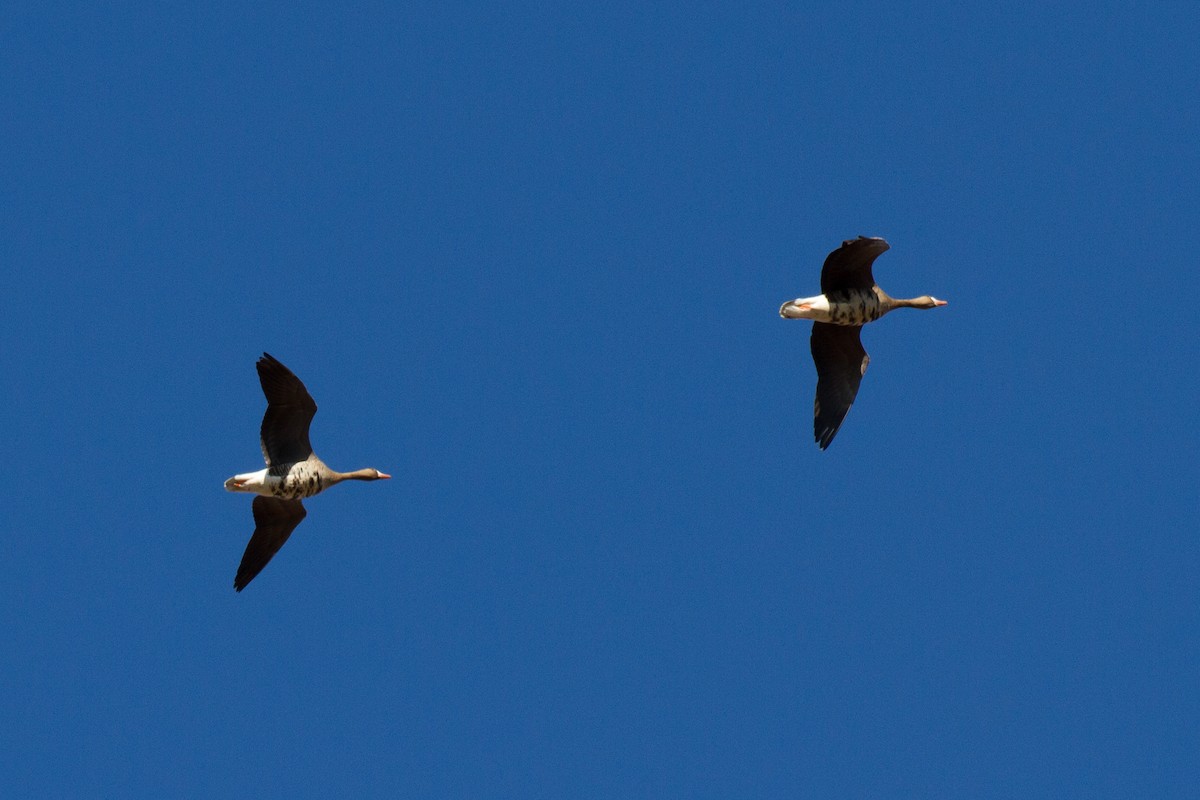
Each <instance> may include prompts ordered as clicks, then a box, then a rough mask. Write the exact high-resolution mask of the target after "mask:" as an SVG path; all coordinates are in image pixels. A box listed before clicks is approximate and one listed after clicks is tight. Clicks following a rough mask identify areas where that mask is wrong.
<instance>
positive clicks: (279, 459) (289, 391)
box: [255, 353, 317, 467]
mask: <svg viewBox="0 0 1200 800" xmlns="http://www.w3.org/2000/svg"><path fill="white" fill-rule="evenodd" d="M255 366H257V367H258V382H259V383H261V384H262V390H263V394H265V395H266V396H267V413H266V414H264V415H263V421H262V428H261V429H259V438H260V439H261V441H262V451H263V458H265V459H266V460H267V466H268V467H270V466H275V465H277V464H294V463H295V462H297V461H303V460H304V459H306V458H308V457H309V455H311V454H312V445H311V444H309V443H308V426H309V425H310V424H311V423H312V418H313V415H314V414H316V413H317V404H316V403H314V402H313V399H312V398H311V397H309V395H308V390H307V389H305V388H304V384H303V383H301V382H300V379H299V378H297V377H296V376H295V375H293V374H292V371H291V370H290V369H288V368H287V367H285V366H284V365H283V364H280V363H279V362H278V361H276V360H275V359H274V358H273V357H272V356H271V354H270V353H263V355H262V358H260V359H259V360H258V363H257V364H256V365H255Z"/></svg>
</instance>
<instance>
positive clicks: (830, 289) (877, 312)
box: [779, 236, 946, 450]
mask: <svg viewBox="0 0 1200 800" xmlns="http://www.w3.org/2000/svg"><path fill="white" fill-rule="evenodd" d="M887 249H888V243H887V242H885V241H884V240H883V239H880V238H878V237H867V236H859V237H858V238H857V239H849V240H847V241H844V242H842V246H841V247H839V248H838V249H837V250H834V251H833V252H832V253H830V254H829V256H828V257H827V258H826V259H825V266H823V267H821V294H819V295H817V296H816V297H798V298H796V299H795V300H789V301H788V302H786V303H784V304H783V306H781V307H780V309H779V316H781V317H783V318H785V319H811V320H813V329H812V339H811V340H810V345H811V347H812V357H813V363H815V364H816V365H817V400H816V403H815V404H814V406H813V433H814V436H815V438H816V440H817V444H818V445H820V447H821V449H822V450H824V449H825V448H826V447H829V443H830V442H832V441H833V437H834V436H835V435H836V434H837V432H838V428H840V427H841V425H842V420H843V419H845V418H846V412H847V411H849V410H850V406H851V404H852V403H853V402H854V397H855V395H857V394H858V385H859V384H860V383H861V382H862V377H863V375H865V374H866V372H867V364H869V363H870V361H871V359H870V357H869V356H868V355H867V351H866V350H864V349H863V346H862V341H861V340H860V339H859V332H860V331H861V330H862V326H863V325H866V324H867V323H868V322H874V321H875V320H877V319H879V318H880V317H882V316H883V315H884V314H886V313H888V312H889V311H891V310H892V309H894V308H936V307H937V306H944V305H946V301H945V300H938V299H937V298H936V297H930V296H929V295H923V296H921V297H914V298H913V299H911V300H901V299H897V298H895V297H889V296H888V294H887V292H885V291H883V289H880V288H879V287H878V286H877V285H876V284H875V278H874V277H873V276H872V275H871V264H872V263H874V261H875V259H876V258H877V257H878V256H879V255H880V254H881V253H883V252H884V251H885V250H887Z"/></svg>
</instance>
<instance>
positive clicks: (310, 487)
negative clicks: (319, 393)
mask: <svg viewBox="0 0 1200 800" xmlns="http://www.w3.org/2000/svg"><path fill="white" fill-rule="evenodd" d="M255 366H256V368H257V370H258V380H259V383H260V384H261V385H262V390H263V394H264V395H266V398H267V411H266V413H265V414H264V415H263V421H262V427H261V428H260V429H259V440H260V444H261V445H262V452H263V458H264V459H265V460H266V462H267V467H266V469H260V470H257V471H255V472H243V473H241V474H240V475H234V476H233V477H232V478H229V479H228V480H226V481H225V488H226V489H227V490H228V491H231V492H250V493H253V494H256V495H258V496H257V497H255V498H254V503H253V504H252V511H253V513H254V534H253V536H251V537H250V542H249V543H248V544H247V545H246V551H245V553H244V554H243V555H242V563H241V565H240V566H239V567H238V571H237V576H236V577H235V578H234V580H233V587H234V589H236V590H237V591H239V592H240V591H241V590H242V589H244V588H246V584H248V583H250V581H251V580H253V579H254V576H256V575H258V573H259V572H261V571H262V569H263V567H265V566H266V565H267V562H269V561H270V560H271V558H272V557H273V556H274V555H275V554H276V553H277V552H279V548H281V547H283V544H284V542H286V541H287V539H288V537H289V536H291V535H292V531H293V530H295V529H296V526H297V525H299V524H300V522H301V521H302V520H303V519H304V517H305V516H306V512H305V510H304V506H303V505H302V504H301V502H300V501H301V499H303V498H306V497H312V496H313V495H316V494H319V493H321V492H323V491H324V490H325V489H328V488H329V487H330V486H333V485H334V484H336V483H341V482H342V481H345V480H359V481H375V480H380V479H384V478H390V477H391V475H387V474H385V473H383V472H380V471H379V470H377V469H372V468H367V469H360V470H355V471H353V472H338V471H337V470H334V469H330V468H329V467H328V466H327V465H326V464H325V462H324V461H322V460H321V459H319V458H317V455H316V453H314V452H313V449H312V445H311V444H309V441H308V428H309V425H310V424H311V423H312V418H313V416H314V415H315V414H316V413H317V404H316V403H315V402H313V399H312V397H311V396H310V395H309V394H308V390H307V389H305V388H304V384H303V383H301V382H300V379H299V378H297V377H296V376H295V375H294V374H292V371H291V370H289V369H288V368H287V367H285V366H284V365H283V364H281V363H280V362H279V361H277V360H276V359H275V358H273V357H272V356H271V355H270V354H269V353H263V356H262V358H260V359H259V360H258V363H257V364H256V365H255Z"/></svg>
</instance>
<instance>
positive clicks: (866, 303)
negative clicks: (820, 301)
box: [825, 290, 883, 325]
mask: <svg viewBox="0 0 1200 800" xmlns="http://www.w3.org/2000/svg"><path fill="white" fill-rule="evenodd" d="M825 296H826V297H827V298H829V321H830V322H832V323H833V324H834V325H866V324H867V323H868V322H874V321H875V320H877V319H879V318H880V317H881V316H883V306H882V304H881V303H880V302H879V297H878V295H876V294H875V292H874V291H870V290H868V291H849V292H831V293H829V294H827V295H825Z"/></svg>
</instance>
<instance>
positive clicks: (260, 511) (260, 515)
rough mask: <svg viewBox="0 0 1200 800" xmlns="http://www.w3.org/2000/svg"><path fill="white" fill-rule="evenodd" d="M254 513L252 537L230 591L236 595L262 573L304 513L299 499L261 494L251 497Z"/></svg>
mask: <svg viewBox="0 0 1200 800" xmlns="http://www.w3.org/2000/svg"><path fill="white" fill-rule="evenodd" d="M253 510H254V535H253V536H251V537H250V542H249V544H247V545H246V552H245V553H243V554H242V563H241V564H240V565H239V566H238V571H237V576H236V577H235V578H234V579H233V588H234V589H236V590H237V591H239V592H240V591H241V590H242V589H245V588H246V584H248V583H250V581H252V580H254V576H255V575H257V574H258V573H260V572H262V570H263V567H265V566H266V565H267V562H268V561H270V560H271V558H272V557H274V555H275V554H276V553H278V552H279V548H281V547H283V543H284V542H286V541H287V540H288V537H289V536H291V535H292V531H294V530H295V529H296V526H297V525H299V524H300V522H301V521H302V520H303V519H304V517H305V516H306V514H307V512H305V510H304V506H303V505H302V504H301V503H300V501H299V500H281V499H279V498H278V497H265V496H263V495H261V494H260V495H257V496H256V497H255V498H254V505H253Z"/></svg>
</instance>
